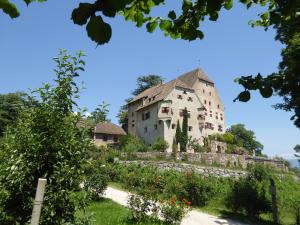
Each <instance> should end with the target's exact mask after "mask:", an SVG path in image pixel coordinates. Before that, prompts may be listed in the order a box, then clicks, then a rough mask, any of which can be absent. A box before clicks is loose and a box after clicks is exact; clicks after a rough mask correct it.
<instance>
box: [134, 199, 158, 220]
mask: <svg viewBox="0 0 300 225" xmlns="http://www.w3.org/2000/svg"><path fill="white" fill-rule="evenodd" d="M154 204H155V203H153V202H152V201H150V200H149V199H148V198H147V197H145V196H141V195H134V194H131V195H130V196H129V199H128V205H129V210H130V213H131V219H133V220H135V221H142V220H145V219H146V217H147V215H149V214H152V210H153V206H154ZM155 208H156V207H155ZM154 216H156V215H154Z"/></svg>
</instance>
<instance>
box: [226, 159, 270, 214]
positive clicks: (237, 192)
mask: <svg viewBox="0 0 300 225" xmlns="http://www.w3.org/2000/svg"><path fill="white" fill-rule="evenodd" d="M268 179H269V174H268V172H267V170H266V169H264V168H263V167H262V166H260V165H258V166H255V167H254V168H252V169H251V171H250V172H249V174H248V175H247V177H242V178H240V179H239V180H236V181H234V182H233V185H232V187H231V190H230V192H229V193H228V196H227V198H226V205H227V206H228V207H229V208H231V209H233V210H234V211H239V212H245V213H246V214H247V215H250V216H254V217H257V216H259V214H261V213H263V212H269V211H270V210H271V207H270V205H271V202H270V200H269V199H268V198H267V192H268V188H269V180H268Z"/></svg>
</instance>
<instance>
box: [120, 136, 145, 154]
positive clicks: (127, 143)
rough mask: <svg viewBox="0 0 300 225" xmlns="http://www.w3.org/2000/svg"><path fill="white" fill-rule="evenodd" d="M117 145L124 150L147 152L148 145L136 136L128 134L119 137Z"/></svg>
mask: <svg viewBox="0 0 300 225" xmlns="http://www.w3.org/2000/svg"><path fill="white" fill-rule="evenodd" d="M119 145H120V148H121V150H122V151H124V152H128V153H130V152H147V151H148V149H149V147H148V146H147V145H146V144H145V143H144V142H143V141H142V140H141V139H139V138H138V137H136V136H134V135H131V134H128V135H126V136H123V137H121V138H120V139H119Z"/></svg>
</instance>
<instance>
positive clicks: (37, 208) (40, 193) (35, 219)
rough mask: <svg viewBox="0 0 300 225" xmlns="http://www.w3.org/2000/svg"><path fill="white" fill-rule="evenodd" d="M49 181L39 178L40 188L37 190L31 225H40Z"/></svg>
mask: <svg viewBox="0 0 300 225" xmlns="http://www.w3.org/2000/svg"><path fill="white" fill-rule="evenodd" d="M46 183H47V180H46V179H42V178H39V181H38V186H37V189H36V194H35V200H34V205H33V210H32V216H31V222H30V225H38V224H39V220H40V215H41V209H42V204H43V200H44V193H45V187H46Z"/></svg>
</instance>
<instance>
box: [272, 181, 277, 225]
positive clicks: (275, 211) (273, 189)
mask: <svg viewBox="0 0 300 225" xmlns="http://www.w3.org/2000/svg"><path fill="white" fill-rule="evenodd" d="M270 193H271V196H272V213H273V222H274V223H276V224H277V223H278V209H277V201H276V185H275V182H274V180H273V179H272V178H270Z"/></svg>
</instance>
